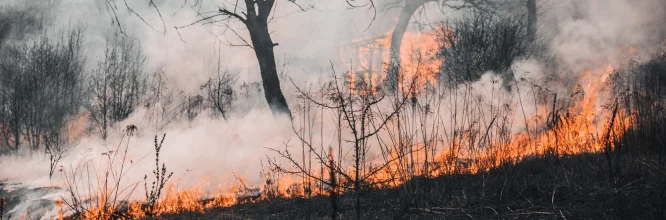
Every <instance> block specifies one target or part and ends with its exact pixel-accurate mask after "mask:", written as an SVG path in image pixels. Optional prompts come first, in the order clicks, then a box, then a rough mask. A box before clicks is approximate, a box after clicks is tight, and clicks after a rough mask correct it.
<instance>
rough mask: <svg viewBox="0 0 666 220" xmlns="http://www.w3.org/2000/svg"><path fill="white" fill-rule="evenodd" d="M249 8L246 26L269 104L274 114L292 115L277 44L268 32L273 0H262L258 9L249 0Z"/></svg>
mask: <svg viewBox="0 0 666 220" xmlns="http://www.w3.org/2000/svg"><path fill="white" fill-rule="evenodd" d="M248 2H249V3H248ZM246 3H247V4H248V6H250V7H252V8H249V9H248V13H247V20H246V21H245V26H246V27H247V29H248V31H249V32H250V39H251V41H252V46H253V49H254V54H255V55H256V56H257V60H258V61H259V69H260V71H261V81H262V82H263V83H262V84H263V86H264V95H265V96H266V101H268V106H269V107H270V109H271V112H273V115H279V114H286V115H287V116H289V117H291V111H290V110H289V105H287V100H286V99H285V98H284V95H283V94H282V90H281V89H280V78H279V77H278V72H277V67H276V65H275V52H274V51H273V47H275V46H277V44H274V43H273V40H272V39H271V35H270V33H269V32H268V14H269V13H270V10H271V9H272V6H273V1H266V2H262V3H261V4H257V6H258V7H257V10H258V11H259V13H257V11H255V10H254V3H251V1H247V0H246Z"/></svg>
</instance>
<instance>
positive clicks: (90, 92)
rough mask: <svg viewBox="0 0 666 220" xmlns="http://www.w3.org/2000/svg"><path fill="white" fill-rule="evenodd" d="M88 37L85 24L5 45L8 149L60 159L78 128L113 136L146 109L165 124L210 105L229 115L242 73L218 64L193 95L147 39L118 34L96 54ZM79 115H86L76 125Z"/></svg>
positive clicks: (0, 80)
mask: <svg viewBox="0 0 666 220" xmlns="http://www.w3.org/2000/svg"><path fill="white" fill-rule="evenodd" d="M7 30H9V31H11V30H12V29H11V28H10V29H7ZM14 30H15V29H14ZM84 39H85V34H84V30H83V29H81V28H78V29H74V30H72V31H70V32H68V33H66V34H64V35H63V36H62V37H60V38H50V37H46V35H44V36H41V37H36V39H34V40H21V41H11V42H7V43H5V44H4V45H3V46H2V47H1V48H0V54H1V55H2V57H3V59H1V60H0V136H1V137H2V142H1V144H0V153H4V154H6V153H11V152H15V153H16V152H28V153H31V152H34V151H42V150H43V151H44V152H45V153H47V154H48V155H51V156H52V157H53V159H59V158H61V157H62V154H63V152H64V151H65V149H64V147H65V146H66V145H68V144H69V143H70V142H72V141H74V140H75V139H76V138H77V137H76V133H81V130H86V131H87V132H89V134H91V135H99V136H101V137H102V138H104V139H106V138H107V137H108V136H109V131H110V130H111V129H112V128H113V127H114V126H116V124H117V123H118V122H121V121H123V120H125V119H127V118H128V117H129V116H130V115H131V114H132V113H134V112H136V111H137V110H138V109H141V108H146V109H147V112H148V115H147V116H148V118H149V121H150V125H151V126H154V128H155V129H158V130H159V129H162V128H164V127H165V126H167V125H169V124H170V123H171V122H173V121H178V120H180V119H183V118H184V119H188V120H192V119H194V118H195V117H197V115H199V114H200V113H201V112H202V111H204V110H206V109H210V110H211V111H210V112H212V113H213V114H215V115H216V116H218V117H220V118H224V119H226V118H227V117H228V114H229V111H230V108H231V103H232V101H233V100H234V99H235V97H236V92H235V91H234V85H235V82H236V81H235V79H236V78H235V75H234V74H231V73H229V72H228V71H223V70H220V68H217V71H215V70H214V71H211V73H210V75H211V77H210V78H209V79H208V80H207V81H204V82H201V84H200V85H201V86H200V89H199V91H198V92H195V94H186V93H185V92H183V91H179V90H177V89H176V88H175V87H172V86H170V85H169V84H168V79H167V77H166V75H165V74H164V71H162V69H160V68H155V69H153V68H150V67H149V65H148V62H149V61H148V59H147V57H146V56H145V54H144V53H143V52H142V49H141V45H140V42H138V41H136V40H134V39H131V38H128V37H125V36H122V35H116V36H115V37H113V38H111V40H109V41H108V42H107V46H106V49H105V50H104V53H103V55H101V56H98V57H96V58H93V59H91V58H90V56H88V54H87V50H86V48H85V47H84V45H85V42H84ZM75 119H77V120H83V119H86V120H83V124H84V125H77V126H78V127H73V126H72V125H73V123H72V121H73V120H75ZM77 123H80V122H78V121H77ZM25 150H29V151H25Z"/></svg>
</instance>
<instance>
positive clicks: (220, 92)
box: [201, 71, 236, 119]
mask: <svg viewBox="0 0 666 220" xmlns="http://www.w3.org/2000/svg"><path fill="white" fill-rule="evenodd" d="M235 83H236V78H235V75H233V74H231V73H229V72H228V71H225V72H222V73H218V75H217V76H215V77H214V78H209V79H208V81H206V83H204V84H203V85H202V86H201V89H202V90H204V93H205V94H204V95H205V98H204V100H205V102H206V104H207V105H208V107H209V108H212V109H213V110H214V111H215V112H216V113H219V114H220V115H222V118H224V119H227V117H228V116H229V110H230V108H231V102H232V101H233V100H234V99H235V98H236V92H235V91H234V88H233V86H234V84H235Z"/></svg>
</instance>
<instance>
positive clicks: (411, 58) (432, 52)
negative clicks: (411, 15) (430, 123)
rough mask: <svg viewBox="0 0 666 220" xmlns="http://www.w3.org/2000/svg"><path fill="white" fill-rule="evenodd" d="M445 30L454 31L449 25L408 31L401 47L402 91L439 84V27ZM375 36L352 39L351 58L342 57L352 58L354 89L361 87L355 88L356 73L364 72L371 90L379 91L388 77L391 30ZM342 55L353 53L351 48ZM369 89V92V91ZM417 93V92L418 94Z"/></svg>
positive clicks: (352, 83) (440, 44) (417, 90)
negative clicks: (378, 88)
mask: <svg viewBox="0 0 666 220" xmlns="http://www.w3.org/2000/svg"><path fill="white" fill-rule="evenodd" d="M440 29H441V30H444V34H447V33H450V32H451V30H450V29H448V28H441V27H440V28H439V29H438V30H436V31H430V32H406V33H405V34H404V36H403V41H402V42H403V43H402V44H401V47H400V53H399V54H400V59H399V63H400V70H399V71H398V72H399V74H400V76H399V77H398V87H399V88H400V89H401V91H402V92H406V93H407V92H409V91H408V90H410V88H411V89H413V92H414V93H416V94H418V93H419V92H420V91H423V89H425V88H426V87H427V86H436V85H437V83H436V81H437V73H438V72H439V68H440V66H441V65H442V58H441V57H439V56H438V55H437V51H438V49H439V47H441V46H442V42H441V41H440V40H439V38H438V36H437V34H438V31H439V30H440ZM392 32H393V30H389V31H388V32H387V33H386V34H384V35H381V36H379V37H375V38H369V39H359V40H356V41H354V42H352V43H351V44H350V46H349V49H350V50H351V51H352V53H351V56H350V57H346V56H343V57H341V60H343V61H344V62H348V60H347V59H349V60H351V62H352V63H351V65H352V68H354V70H353V71H350V72H349V78H350V80H349V83H350V88H351V90H352V91H356V90H358V89H357V88H356V87H355V84H356V83H357V82H358V81H356V76H355V75H356V74H362V76H363V79H364V82H365V83H368V84H369V87H368V88H369V90H371V91H370V92H372V93H373V94H375V93H376V91H377V87H379V86H380V83H382V82H384V81H385V80H386V78H387V76H386V73H387V70H388V68H389V67H388V65H389V62H390V61H391V53H390V47H391V33H392ZM341 54H342V55H347V56H349V51H342V53H341ZM361 92H364V91H361ZM365 92H367V91H365ZM416 94H413V95H416Z"/></svg>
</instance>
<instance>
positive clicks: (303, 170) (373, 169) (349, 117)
mask: <svg viewBox="0 0 666 220" xmlns="http://www.w3.org/2000/svg"><path fill="white" fill-rule="evenodd" d="M332 78H333V81H332V82H330V83H328V84H327V86H325V87H324V88H323V89H322V90H321V91H320V92H319V93H318V94H319V95H320V96H321V98H316V97H315V94H312V93H310V92H306V91H304V90H301V89H300V88H298V87H297V90H298V92H299V93H300V96H299V97H300V98H301V99H303V100H304V101H307V102H309V103H313V104H314V105H315V106H318V107H320V108H323V109H328V110H332V111H334V112H336V113H337V115H338V116H339V118H338V129H339V131H340V133H339V134H338V135H339V141H338V145H339V148H340V150H339V153H338V157H339V159H338V161H339V162H337V163H335V162H334V161H333V160H332V157H333V156H332V155H330V156H329V155H327V153H326V149H323V146H319V148H320V149H317V146H316V145H315V144H314V143H313V140H312V134H309V132H308V131H304V130H298V129H296V128H295V127H294V132H295V133H296V136H297V137H298V138H299V141H300V142H301V143H302V144H303V145H304V150H303V154H304V156H303V157H304V159H303V161H302V162H298V161H297V159H296V157H295V156H294V155H293V152H292V151H290V150H289V148H288V147H285V149H284V150H277V149H272V150H273V151H274V152H276V153H277V154H278V155H280V157H282V158H284V159H286V160H287V161H288V164H289V165H291V167H292V168H286V167H284V166H281V165H279V163H278V162H277V161H276V160H273V159H270V158H269V163H270V164H271V165H272V166H273V167H274V168H275V169H276V170H279V171H281V172H284V173H290V174H295V175H300V176H302V177H304V178H305V179H306V180H307V179H314V180H317V181H319V182H321V183H322V184H325V185H328V186H330V187H331V188H332V189H334V190H336V191H337V190H339V189H350V190H353V191H354V192H355V193H356V194H355V195H356V196H355V210H356V218H357V219H361V197H360V193H361V190H362V189H365V188H367V187H372V186H376V185H378V184H381V183H382V182H383V181H385V180H382V179H376V178H374V177H375V174H377V173H378V172H380V171H381V170H384V169H385V168H386V167H387V166H389V165H390V164H391V163H392V162H393V161H394V160H396V159H397V158H387V160H385V161H383V162H382V163H380V164H372V161H370V160H369V159H368V158H367V157H366V156H367V154H368V151H369V149H370V141H369V140H370V139H372V138H375V136H376V135H377V134H378V133H379V132H380V131H382V130H383V129H385V128H386V126H387V125H388V124H389V123H390V121H391V120H393V119H394V118H395V117H396V116H397V114H399V112H400V110H401V109H402V108H403V107H404V106H405V104H406V103H407V102H408V100H411V99H410V98H409V97H408V96H407V95H404V94H412V93H410V92H407V93H404V94H402V95H398V96H389V95H386V94H385V93H382V92H378V93H373V92H371V91H373V89H372V88H371V85H370V83H369V82H363V81H358V82H349V83H353V84H354V87H355V88H359V90H360V91H355V90H356V89H352V88H354V87H348V86H345V85H344V83H340V81H343V82H344V80H341V79H340V78H338V76H337V75H336V74H335V72H334V73H333V75H332ZM411 85H412V86H410V88H409V89H410V90H412V89H413V85H414V84H413V83H412V84H411ZM391 97H392V98H391ZM391 99H392V100H391ZM386 102H391V103H390V105H391V106H392V108H391V109H389V110H388V111H383V110H381V108H380V107H379V106H380V105H382V104H385V103H386ZM384 110H385V109H384ZM344 128H347V129H348V130H347V132H348V135H350V139H343V138H342V137H341V136H342V131H343V130H345V129H344ZM303 129H312V128H311V127H307V126H306V128H303ZM347 144H350V145H351V149H350V150H351V152H352V157H353V158H352V164H349V165H344V164H343V162H342V157H343V155H341V152H342V151H343V150H342V148H343V145H347ZM305 149H307V150H308V152H309V155H308V156H305ZM329 154H332V150H329ZM305 158H314V159H315V160H316V161H317V162H318V163H319V164H320V165H321V166H322V169H324V168H326V169H327V170H329V171H330V173H333V174H329V175H328V176H329V178H328V179H326V178H325V177H324V176H325V174H323V172H320V174H319V175H317V172H316V171H313V170H312V168H311V164H310V163H311V159H309V160H306V159H305ZM348 167H351V170H348ZM333 176H339V177H340V179H336V178H335V177H333ZM342 182H344V183H349V184H341V183H342ZM306 183H308V182H306ZM311 187H312V185H311V184H309V183H308V184H307V186H306V190H310V191H312V189H311ZM331 195H332V196H336V195H337V192H336V193H333V194H331ZM332 202H333V205H334V206H335V201H332ZM334 211H335V210H334Z"/></svg>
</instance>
